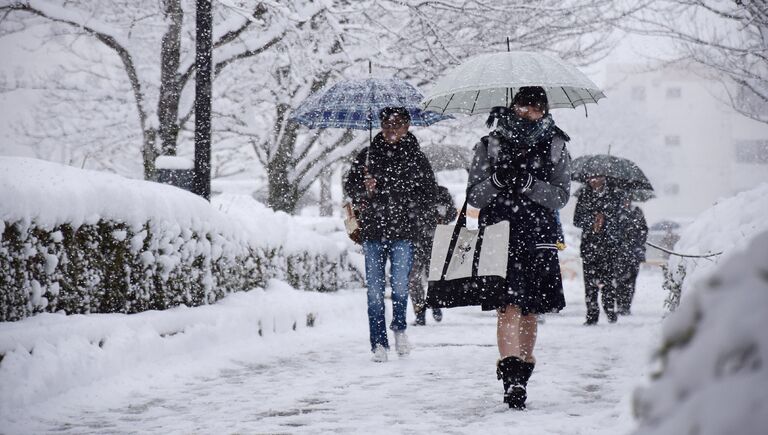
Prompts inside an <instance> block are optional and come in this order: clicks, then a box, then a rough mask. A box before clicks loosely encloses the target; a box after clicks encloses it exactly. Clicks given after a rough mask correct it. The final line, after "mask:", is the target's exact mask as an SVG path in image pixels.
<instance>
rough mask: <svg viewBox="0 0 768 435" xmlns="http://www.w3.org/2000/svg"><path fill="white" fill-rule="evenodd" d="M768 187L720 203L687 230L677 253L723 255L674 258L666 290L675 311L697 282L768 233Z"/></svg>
mask: <svg viewBox="0 0 768 435" xmlns="http://www.w3.org/2000/svg"><path fill="white" fill-rule="evenodd" d="M766 216H768V183H762V184H760V185H758V186H757V187H755V188H754V189H752V190H749V191H747V192H742V193H739V194H738V195H736V196H733V197H730V198H727V199H724V200H722V201H719V202H718V203H717V204H715V205H714V206H712V207H710V208H709V209H707V210H706V211H704V212H703V213H702V214H701V215H700V216H698V217H697V218H696V220H694V222H692V223H691V224H690V225H689V226H687V227H686V228H685V230H684V231H683V233H682V234H681V237H680V240H678V242H677V244H675V248H674V250H675V251H676V252H680V253H692V254H706V253H715V252H722V253H723V254H722V255H720V256H717V257H711V258H682V257H678V256H674V255H673V256H671V257H670V259H669V262H668V263H667V265H666V271H665V282H664V287H665V288H666V289H667V290H668V291H669V296H668V298H667V305H668V307H669V308H670V310H672V311H674V310H675V309H676V308H677V306H678V305H679V303H680V299H681V297H685V295H687V294H688V293H690V290H691V289H692V288H693V287H694V286H695V285H697V281H698V280H700V279H701V278H702V277H705V276H707V275H708V274H709V273H711V272H712V270H713V269H714V268H715V266H717V264H718V263H719V262H722V261H724V260H725V259H727V258H728V256H729V255H730V254H731V252H735V251H737V250H738V249H739V248H743V247H744V246H745V245H746V244H747V243H748V242H749V240H750V239H751V238H752V237H754V236H755V235H756V234H758V233H760V232H762V231H766V230H768V219H766Z"/></svg>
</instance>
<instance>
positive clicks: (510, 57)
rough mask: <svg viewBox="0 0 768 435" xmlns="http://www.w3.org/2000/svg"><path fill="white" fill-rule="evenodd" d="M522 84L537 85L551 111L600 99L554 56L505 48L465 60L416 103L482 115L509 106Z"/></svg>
mask: <svg viewBox="0 0 768 435" xmlns="http://www.w3.org/2000/svg"><path fill="white" fill-rule="evenodd" d="M523 86H541V87H543V88H544V89H545V90H546V92H547V98H548V99H549V107H550V108H552V109H555V108H560V107H571V108H574V107H576V106H579V105H582V104H586V103H597V100H599V99H601V98H605V94H603V92H602V91H601V90H600V89H599V88H598V87H597V85H595V84H594V83H593V82H592V81H591V80H590V79H589V78H587V76H585V75H584V74H583V73H582V72H581V71H579V70H578V69H576V67H574V66H572V65H569V64H567V63H565V62H563V61H562V60H560V59H558V58H556V57H554V56H551V55H548V54H544V53H532V52H527V51H508V52H501V53H488V54H481V55H479V56H475V57H473V58H471V59H468V60H467V61H465V62H464V63H462V64H461V65H459V66H458V67H456V68H455V69H453V70H452V71H450V72H449V73H448V74H447V75H445V76H444V77H443V78H441V79H440V80H438V81H437V83H436V84H435V87H434V88H433V89H432V91H431V92H430V93H429V95H428V96H427V97H426V98H424V100H423V101H422V104H421V107H422V108H423V109H424V110H431V111H434V112H437V113H464V114H468V115H473V114H476V113H488V112H490V110H491V108H493V107H496V106H505V107H509V104H510V102H511V101H512V97H513V96H514V95H515V93H516V92H517V91H518V89H520V88H521V87H523Z"/></svg>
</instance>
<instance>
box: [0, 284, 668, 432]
mask: <svg viewBox="0 0 768 435" xmlns="http://www.w3.org/2000/svg"><path fill="white" fill-rule="evenodd" d="M275 291H277V290H275ZM665 296H666V294H665V292H664V291H662V289H661V277H660V274H659V273H658V272H657V271H655V270H643V271H642V272H641V275H640V281H639V283H638V291H637V296H636V302H635V305H634V307H633V311H634V314H633V315H632V316H630V317H622V318H620V320H619V323H618V324H615V325H608V324H607V323H606V322H605V320H604V317H603V318H602V319H601V323H600V324H598V325H597V326H596V327H586V326H582V323H583V321H584V302H583V290H582V286H581V283H580V282H578V281H567V282H566V299H567V301H568V307H567V308H566V309H565V310H564V311H563V312H562V313H560V314H558V315H550V316H546V323H545V324H543V325H541V326H540V334H539V342H538V345H537V352H536V353H537V357H538V360H539V364H538V366H537V368H536V371H535V372H534V375H533V377H532V379H531V381H530V386H529V402H528V405H529V409H528V410H527V411H525V412H515V411H510V410H508V409H507V408H506V407H505V405H504V404H503V403H501V385H500V382H499V381H497V380H496V376H495V367H494V364H495V361H496V358H497V355H498V354H497V350H496V345H495V317H494V315H493V314H492V313H484V312H481V311H480V310H479V308H462V309H451V310H447V311H446V315H445V319H444V320H443V322H442V323H439V324H436V323H434V322H433V321H431V320H432V319H431V317H428V325H427V326H426V327H409V328H408V333H409V336H410V339H411V342H412V343H413V344H414V346H415V349H414V351H413V353H412V354H411V355H410V356H409V357H407V358H398V357H397V356H396V355H395V354H394V352H390V361H389V362H388V363H385V364H376V363H372V362H371V361H370V353H369V352H368V338H367V334H368V332H367V320H366V316H365V293H364V292H363V291H360V290H356V291H343V292H339V293H337V294H323V295H320V294H312V298H313V299H312V300H313V301H315V302H314V303H317V304H321V305H323V306H324V307H327V308H329V309H325V310H319V312H320V313H323V312H326V313H332V314H330V316H332V317H333V318H327V317H328V316H329V315H326V317H325V318H323V317H322V314H321V315H320V316H321V317H318V321H317V325H316V326H315V327H314V328H298V329H297V331H296V332H294V331H292V330H290V328H289V330H286V331H283V332H280V333H275V334H265V335H264V336H259V334H258V333H257V331H256V330H253V331H252V333H251V334H250V335H249V334H247V333H246V334H237V337H234V338H231V339H220V338H217V339H216V340H218V342H216V340H203V339H199V343H200V346H199V348H195V347H184V348H183V349H184V351H180V353H174V354H171V355H165V356H164V357H163V358H161V359H149V360H144V361H141V360H137V361H138V362H137V363H136V364H135V366H133V367H130V368H127V369H126V368H123V370H121V371H120V372H119V374H117V375H115V376H108V377H103V378H100V379H99V380H97V381H94V382H90V383H87V384H85V385H81V386H78V387H76V388H72V389H69V390H68V391H66V392H64V393H61V394H57V395H55V396H53V397H50V398H48V399H46V400H42V401H39V402H37V403H31V404H29V405H26V406H23V407H21V408H18V409H15V410H13V411H12V412H10V409H9V408H6V409H5V412H8V414H6V415H2V416H0V433H8V434H15V433H45V432H55V433H78V434H80V433H99V434H102V433H201V434H204V433H205V434H207V433H217V434H218V433H327V432H335V433H426V432H434V433H472V434H474V433H511V432H513V431H514V432H515V433H520V434H569V435H574V434H590V435H591V434H600V433H605V434H616V433H627V432H630V431H632V429H633V428H634V427H635V423H634V421H633V420H632V416H631V410H630V400H631V399H630V398H631V394H632V391H633V389H634V387H635V386H637V385H638V384H641V383H642V382H643V381H644V377H645V375H646V371H647V370H648V369H649V356H650V355H649V353H650V351H651V348H652V345H653V344H655V343H656V342H657V340H658V336H659V331H660V325H661V320H662V315H663V307H662V304H663V300H664V298H665ZM201 308H205V307H201ZM275 308H276V309H279V308H280V307H275ZM188 310H190V311H192V310H196V309H188ZM409 310H410V308H409ZM409 315H410V313H409ZM410 321H412V319H411V318H409V322H410ZM160 354H161V353H159V352H158V355H160ZM82 367H83V369H87V367H88V364H87V362H86V361H84V362H83V365H82Z"/></svg>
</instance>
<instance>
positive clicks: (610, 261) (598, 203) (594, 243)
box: [573, 176, 627, 325]
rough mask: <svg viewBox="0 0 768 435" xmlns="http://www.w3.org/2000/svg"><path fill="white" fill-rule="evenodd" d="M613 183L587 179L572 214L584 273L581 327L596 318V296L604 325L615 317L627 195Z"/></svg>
mask: <svg viewBox="0 0 768 435" xmlns="http://www.w3.org/2000/svg"><path fill="white" fill-rule="evenodd" d="M616 184H617V183H616V182H615V180H613V179H609V178H607V177H603V176H596V177H591V178H589V179H588V180H587V182H586V183H585V186H584V188H583V189H581V190H580V193H579V198H578V200H577V201H576V210H575V211H574V213H573V224H574V225H576V226H577V227H578V228H581V230H582V233H581V258H582V263H583V270H584V295H585V300H586V304H587V320H586V321H585V322H584V324H585V325H594V324H596V323H597V321H598V319H599V317H600V305H599V304H598V294H599V295H600V300H601V302H602V305H603V311H605V315H606V317H607V318H608V322H610V323H614V322H616V319H617V314H616V280H617V279H618V278H619V275H620V274H621V267H620V266H621V261H619V259H620V258H621V256H622V255H624V252H623V251H624V250H623V249H622V245H623V239H624V237H626V234H624V231H623V224H622V222H623V219H622V217H623V215H624V214H625V213H624V212H623V203H624V201H625V198H626V197H627V193H626V192H624V191H622V190H620V189H618V188H617V186H616Z"/></svg>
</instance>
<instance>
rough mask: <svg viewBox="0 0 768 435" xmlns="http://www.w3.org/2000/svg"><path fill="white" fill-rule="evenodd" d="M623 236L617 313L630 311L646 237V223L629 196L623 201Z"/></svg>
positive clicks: (642, 259) (617, 288)
mask: <svg viewBox="0 0 768 435" xmlns="http://www.w3.org/2000/svg"><path fill="white" fill-rule="evenodd" d="M623 211H624V222H623V225H622V227H623V231H624V237H622V238H621V239H620V240H622V241H623V245H622V250H621V253H620V255H619V257H618V260H619V275H618V279H617V282H616V306H617V310H618V311H617V312H618V314H619V315H622V316H627V315H630V314H631V313H632V299H633V298H634V296H635V282H636V281H637V275H638V273H639V272H640V263H642V262H644V261H645V241H646V240H647V239H648V224H647V223H646V221H645V215H644V214H643V210H641V209H640V207H638V206H636V205H634V204H632V201H630V199H629V198H627V199H626V200H625V201H624V209H623Z"/></svg>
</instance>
